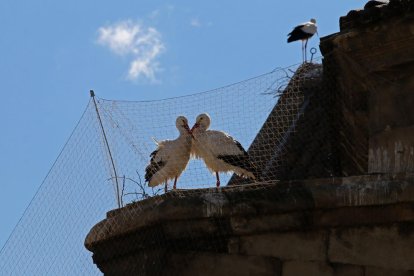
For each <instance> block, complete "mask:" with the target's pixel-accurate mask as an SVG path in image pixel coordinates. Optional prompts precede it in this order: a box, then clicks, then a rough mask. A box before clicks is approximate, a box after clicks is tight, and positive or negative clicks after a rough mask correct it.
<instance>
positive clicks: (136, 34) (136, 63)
mask: <svg viewBox="0 0 414 276" xmlns="http://www.w3.org/2000/svg"><path fill="white" fill-rule="evenodd" d="M98 33H99V37H98V43H99V44H101V45H103V46H106V47H108V48H109V49H110V50H111V51H112V52H113V53H115V54H117V55H119V56H127V57H131V59H132V60H131V63H130V66H129V70H128V79H131V80H135V79H138V78H140V77H144V78H147V79H149V80H150V81H156V76H155V73H156V72H157V71H159V70H160V66H159V62H158V61H157V58H158V57H159V55H160V54H162V53H163V52H164V50H165V46H164V44H163V42H162V40H161V34H160V33H159V32H158V31H157V30H156V29H155V28H153V27H145V26H144V25H143V24H140V23H137V22H133V21H131V20H126V21H122V22H119V23H116V24H112V25H109V26H106V27H101V28H99V30H98Z"/></svg>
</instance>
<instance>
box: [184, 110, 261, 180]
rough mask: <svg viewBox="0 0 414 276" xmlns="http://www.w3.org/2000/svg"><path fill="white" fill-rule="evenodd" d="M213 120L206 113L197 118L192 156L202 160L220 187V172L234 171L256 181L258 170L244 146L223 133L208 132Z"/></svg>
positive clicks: (193, 130) (192, 130) (193, 132)
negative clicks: (213, 174)
mask: <svg viewBox="0 0 414 276" xmlns="http://www.w3.org/2000/svg"><path fill="white" fill-rule="evenodd" d="M210 123H211V119H210V116H209V115H208V114H206V113H203V114H200V115H198V116H197V119H196V122H195V124H194V126H193V127H192V128H191V132H192V134H193V136H194V139H193V143H192V148H191V154H192V155H193V156H195V157H196V158H202V159H203V160H204V162H205V163H206V166H207V168H208V169H209V170H210V171H212V172H214V173H215V174H216V179H217V182H216V185H217V187H220V177H219V172H229V171H233V172H235V173H236V174H237V175H239V176H242V177H246V178H251V179H256V168H255V166H254V165H253V164H252V162H251V161H250V159H249V155H248V154H247V152H246V151H245V150H244V148H243V147H242V145H241V144H240V143H239V142H238V141H236V140H235V139H234V138H233V137H231V136H230V135H228V134H227V133H225V132H223V131H218V130H208V128H209V127H210Z"/></svg>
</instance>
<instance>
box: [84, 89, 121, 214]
mask: <svg viewBox="0 0 414 276" xmlns="http://www.w3.org/2000/svg"><path fill="white" fill-rule="evenodd" d="M89 93H90V95H91V98H92V100H93V104H94V106H95V110H96V115H97V117H98V121H99V125H100V126H101V131H102V135H103V138H104V141H105V145H106V149H107V150H108V154H109V158H110V159H111V164H112V170H113V172H114V176H115V184H116V202H117V204H118V208H121V207H122V205H123V204H122V199H121V197H120V195H119V184H118V174H117V172H116V168H115V162H114V159H113V158H112V152H111V148H110V147H109V143H108V139H107V138H106V133H105V128H104V126H103V123H102V119H101V115H100V114H99V109H98V105H97V103H96V100H95V92H94V91H93V90H90V91H89Z"/></svg>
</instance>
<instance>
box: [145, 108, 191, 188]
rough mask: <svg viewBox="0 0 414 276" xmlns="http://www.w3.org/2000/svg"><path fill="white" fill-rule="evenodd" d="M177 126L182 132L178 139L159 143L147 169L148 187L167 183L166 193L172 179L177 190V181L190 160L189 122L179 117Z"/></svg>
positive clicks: (151, 155)
mask: <svg viewBox="0 0 414 276" xmlns="http://www.w3.org/2000/svg"><path fill="white" fill-rule="evenodd" d="M175 125H176V127H177V129H178V131H179V132H180V135H179V136H178V138H177V139H175V140H164V141H161V142H158V143H157V145H158V147H157V149H156V150H155V151H153V152H152V153H151V154H150V157H151V161H150V163H149V164H148V166H147V167H146V168H145V181H146V182H148V186H150V187H154V186H157V185H159V184H162V183H165V192H167V186H168V180H170V179H174V186H173V189H175V188H176V185H177V179H178V177H179V176H180V175H181V173H182V172H183V171H184V169H185V168H186V166H187V164H188V161H189V160H190V152H191V143H192V141H191V140H192V135H191V131H190V127H189V126H188V120H187V118H186V117H184V116H179V117H178V118H177V120H176V122H175Z"/></svg>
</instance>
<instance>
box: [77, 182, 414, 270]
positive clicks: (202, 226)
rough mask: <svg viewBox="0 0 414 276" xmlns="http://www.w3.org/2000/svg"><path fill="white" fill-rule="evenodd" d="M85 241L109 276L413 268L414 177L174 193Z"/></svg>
mask: <svg viewBox="0 0 414 276" xmlns="http://www.w3.org/2000/svg"><path fill="white" fill-rule="evenodd" d="M258 199H260V200H258ZM85 246H86V247H87V248H88V250H90V251H92V252H93V260H94V262H95V263H96V264H97V266H98V267H99V268H100V269H101V271H102V272H104V273H105V275H283V276H290V275H318V276H321V275H331V276H333V275H361V276H362V275H364V276H371V275H372V276H378V275H414V175H412V174H403V175H375V176H356V177H347V178H332V179H320V180H307V181H291V182H279V183H273V184H255V185H243V186H233V187H225V188H222V189H202V190H191V191H190V190H188V191H172V192H170V193H168V194H165V195H162V196H156V197H153V198H150V199H147V200H144V201H141V202H138V203H134V204H132V205H129V206H127V207H124V208H122V209H118V210H114V211H111V212H109V213H108V215H107V218H106V219H105V220H103V221H101V222H100V223H98V224H97V225H95V226H94V227H93V228H92V229H91V231H90V233H89V234H88V236H87V237H86V240H85Z"/></svg>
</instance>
